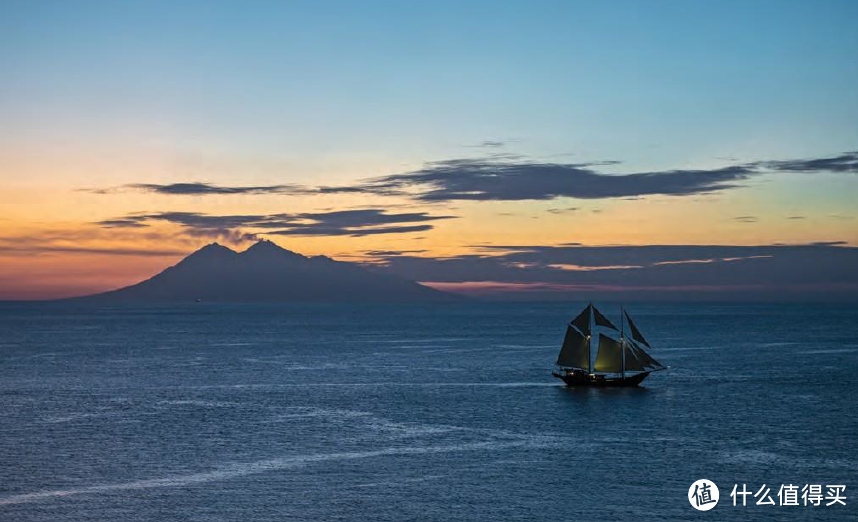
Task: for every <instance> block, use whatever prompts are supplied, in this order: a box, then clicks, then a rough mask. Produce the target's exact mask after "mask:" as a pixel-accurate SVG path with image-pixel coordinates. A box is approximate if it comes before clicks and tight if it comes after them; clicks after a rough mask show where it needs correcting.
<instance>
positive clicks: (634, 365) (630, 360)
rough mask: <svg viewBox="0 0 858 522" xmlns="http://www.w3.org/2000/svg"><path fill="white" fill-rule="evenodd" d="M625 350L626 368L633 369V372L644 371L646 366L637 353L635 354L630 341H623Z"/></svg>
mask: <svg viewBox="0 0 858 522" xmlns="http://www.w3.org/2000/svg"><path fill="white" fill-rule="evenodd" d="M623 352H625V356H626V360H625V370H626V371H629V370H631V371H633V372H642V371H644V370H645V369H646V368H644V365H643V363H642V361H640V360H638V357H637V354H635V352H634V350H633V349H632V347H631V344H630V343H623Z"/></svg>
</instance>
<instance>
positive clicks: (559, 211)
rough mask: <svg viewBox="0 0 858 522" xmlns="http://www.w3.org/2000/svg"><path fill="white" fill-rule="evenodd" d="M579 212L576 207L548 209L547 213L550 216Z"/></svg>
mask: <svg viewBox="0 0 858 522" xmlns="http://www.w3.org/2000/svg"><path fill="white" fill-rule="evenodd" d="M577 210H579V208H578V207H566V208H549V209H548V212H549V213H551V214H567V213H570V212H575V211H577Z"/></svg>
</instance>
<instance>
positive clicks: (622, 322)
mask: <svg viewBox="0 0 858 522" xmlns="http://www.w3.org/2000/svg"><path fill="white" fill-rule="evenodd" d="M624 315H625V310H624V309H623V305H620V347H621V348H622V350H623V379H625V378H626V320H625V318H624V317H623V316H624Z"/></svg>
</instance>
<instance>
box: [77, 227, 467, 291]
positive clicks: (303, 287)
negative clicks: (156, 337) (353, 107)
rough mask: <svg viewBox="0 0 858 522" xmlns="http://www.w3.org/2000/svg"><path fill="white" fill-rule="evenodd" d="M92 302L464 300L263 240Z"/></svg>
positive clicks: (213, 253)
mask: <svg viewBox="0 0 858 522" xmlns="http://www.w3.org/2000/svg"><path fill="white" fill-rule="evenodd" d="M72 299H73V300H76V301H87V302H139V301H224V302H230V301H231V302H253V301H269V302H272V301H284V302H286V301H291V302H438V301H455V300H460V299H462V298H461V297H459V296H456V295H453V294H450V293H447V292H442V291H440V290H435V289H433V288H429V287H427V286H423V285H421V284H419V283H416V282H414V281H411V280H408V279H403V278H400V277H397V276H394V275H388V274H380V273H376V272H373V271H371V270H367V269H366V268H363V267H361V266H359V265H357V264H354V263H347V262H342V261H335V260H333V259H331V258H329V257H326V256H313V257H307V256H304V255H301V254H298V253H296V252H292V251H291V250H287V249H285V248H282V247H280V246H278V245H276V244H275V243H273V242H271V241H267V240H260V241H258V242H257V243H255V244H254V245H253V246H251V247H250V248H248V249H247V250H245V251H243V252H236V251H235V250H232V249H230V248H227V247H225V246H223V245H220V244H218V243H211V244H209V245H206V246H204V247H203V248H201V249H199V250H197V251H196V252H193V253H192V254H190V255H188V256H187V257H185V258H184V259H182V260H181V261H180V262H178V263H177V264H175V265H173V266H171V267H169V268H167V269H165V270H163V271H162V272H160V273H159V274H157V275H155V276H153V277H151V278H149V279H146V280H145V281H141V282H139V283H137V284H134V285H131V286H127V287H124V288H119V289H117V290H111V291H108V292H102V293H98V294H93V295H88V296H82V297H75V298H72Z"/></svg>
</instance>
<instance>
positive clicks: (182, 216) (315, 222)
mask: <svg viewBox="0 0 858 522" xmlns="http://www.w3.org/2000/svg"><path fill="white" fill-rule="evenodd" d="M454 218H456V216H435V215H430V214H428V213H426V212H401V213H387V211H386V210H383V209H374V208H373V209H354V210H337V211H330V212H304V213H295V214H288V213H280V214H239V215H210V214H202V213H198V212H156V213H139V214H129V215H127V216H123V217H119V218H113V219H106V220H103V221H99V222H98V223H97V224H98V225H100V226H103V227H109V228H123V227H133V228H140V227H146V226H149V224H150V223H151V222H153V221H164V222H168V223H173V224H176V225H180V226H182V227H184V228H185V232H186V233H187V234H189V235H192V236H195V237H212V238H220V239H223V240H225V241H229V242H233V243H240V242H242V241H247V240H253V239H255V238H256V236H257V235H259V234H262V235H265V234H275V235H289V236H351V237H362V236H368V235H378V234H402V233H408V232H422V231H426V230H431V229H432V228H433V226H432V225H430V224H416V225H412V224H410V223H425V222H428V221H436V220H441V219H454ZM247 229H250V230H255V232H250V231H243V230H247Z"/></svg>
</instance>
